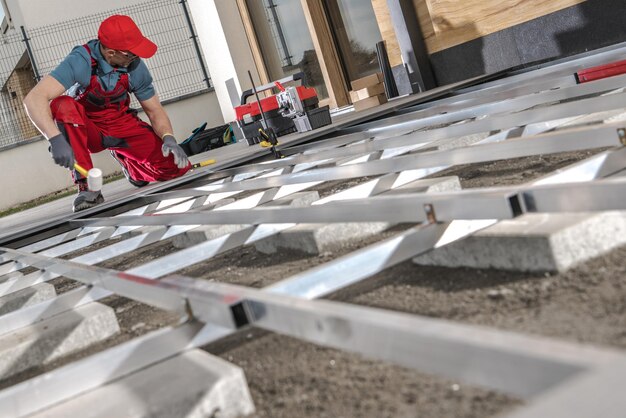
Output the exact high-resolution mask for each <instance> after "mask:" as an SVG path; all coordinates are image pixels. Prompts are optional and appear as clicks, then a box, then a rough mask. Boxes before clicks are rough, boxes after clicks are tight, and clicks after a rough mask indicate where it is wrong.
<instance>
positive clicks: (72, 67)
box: [50, 39, 155, 101]
mask: <svg viewBox="0 0 626 418" xmlns="http://www.w3.org/2000/svg"><path fill="white" fill-rule="evenodd" d="M87 45H88V46H89V49H91V57H93V58H94V59H95V60H96V62H97V63H98V66H97V73H96V74H97V77H98V81H100V85H101V86H102V88H103V89H104V90H105V91H111V90H113V88H114V87H115V85H116V84H117V82H118V80H119V78H120V75H121V74H122V73H128V82H129V84H130V91H131V92H132V93H134V94H135V96H136V97H137V99H138V100H139V101H144V100H148V99H150V98H152V96H154V94H155V91H154V86H153V85H152V75H151V74H150V71H149V70H148V67H146V64H145V63H144V62H143V61H142V60H141V58H137V59H135V61H133V62H132V63H131V64H130V65H129V67H128V68H123V67H117V68H114V67H112V66H111V65H110V64H109V63H108V62H106V60H105V59H104V57H103V56H102V54H101V53H100V41H98V40H97V39H96V40H92V41H89V42H88V43H87ZM91 57H90V56H89V53H88V52H87V50H86V49H85V47H84V46H77V47H75V48H74V49H73V50H72V52H70V54H69V55H68V56H67V57H65V59H64V60H63V61H62V62H61V63H60V64H59V65H58V66H57V67H56V68H55V69H54V70H52V72H51V73H50V75H51V76H52V77H54V78H55V79H56V80H57V81H58V82H59V83H61V84H62V85H63V87H65V89H66V90H69V89H70V88H72V87H74V86H76V87H77V88H78V89H79V91H83V90H85V89H86V88H87V87H88V86H89V83H90V81H91Z"/></svg>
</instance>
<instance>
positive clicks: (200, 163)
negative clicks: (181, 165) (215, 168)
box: [191, 160, 217, 169]
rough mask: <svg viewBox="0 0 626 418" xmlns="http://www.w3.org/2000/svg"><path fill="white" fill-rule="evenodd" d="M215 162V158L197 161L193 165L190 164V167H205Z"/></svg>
mask: <svg viewBox="0 0 626 418" xmlns="http://www.w3.org/2000/svg"><path fill="white" fill-rule="evenodd" d="M216 162H217V161H215V160H205V161H200V162H199V163H195V164H194V165H192V166H191V168H192V169H194V168H200V167H206V166H207V165H211V164H215V163H216Z"/></svg>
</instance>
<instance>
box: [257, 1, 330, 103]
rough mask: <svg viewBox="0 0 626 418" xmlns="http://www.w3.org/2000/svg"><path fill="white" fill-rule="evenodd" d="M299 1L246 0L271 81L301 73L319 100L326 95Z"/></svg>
mask: <svg viewBox="0 0 626 418" xmlns="http://www.w3.org/2000/svg"><path fill="white" fill-rule="evenodd" d="M300 1H301V0H246V5H247V6H248V11H249V14H250V18H251V19H252V24H253V26H254V31H255V33H256V36H257V39H258V42H259V48H260V49H261V53H262V55H263V60H264V63H265V67H266V69H267V73H268V75H269V78H270V79H271V80H279V79H281V78H284V77H287V76H289V75H292V74H295V73H299V72H303V73H304V74H305V79H306V83H307V85H308V86H310V87H315V89H316V90H317V94H318V96H319V98H320V99H323V98H326V97H328V91H327V89H326V85H325V84H324V78H323V76H322V71H321V68H320V64H319V61H318V59H317V54H316V53H315V48H314V46H313V40H312V39H311V34H310V32H309V27H308V25H307V22H306V19H305V17H304V12H303V11H302V5H301V2H300Z"/></svg>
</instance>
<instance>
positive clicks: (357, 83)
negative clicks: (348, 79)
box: [350, 72, 385, 91]
mask: <svg viewBox="0 0 626 418" xmlns="http://www.w3.org/2000/svg"><path fill="white" fill-rule="evenodd" d="M384 80H385V79H384V78H383V73H380V72H379V73H375V74H371V75H368V76H367V77H363V78H359V79H358V80H354V81H353V82H352V83H350V85H351V86H352V90H354V91H358V90H361V89H364V88H366V87H371V86H375V85H376V84H380V83H382V82H383V81H384Z"/></svg>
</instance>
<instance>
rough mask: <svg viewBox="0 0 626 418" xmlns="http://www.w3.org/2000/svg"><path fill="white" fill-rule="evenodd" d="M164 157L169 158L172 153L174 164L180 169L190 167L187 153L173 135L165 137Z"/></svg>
mask: <svg viewBox="0 0 626 418" xmlns="http://www.w3.org/2000/svg"><path fill="white" fill-rule="evenodd" d="M161 152H163V156H164V157H167V156H168V155H170V153H171V154H172V155H173V156H174V164H176V167H178V168H185V167H187V166H188V165H189V159H188V158H187V154H185V151H183V149H182V148H181V147H180V145H178V143H177V142H176V138H174V137H173V136H172V135H165V136H164V137H163V146H162V147H161Z"/></svg>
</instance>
